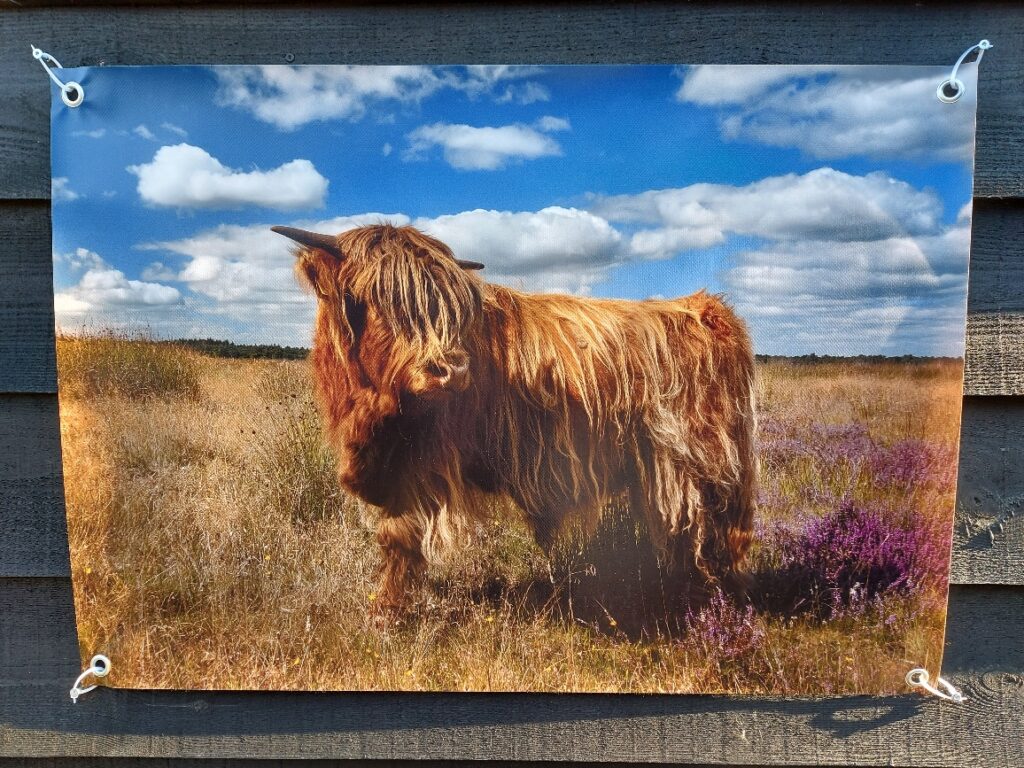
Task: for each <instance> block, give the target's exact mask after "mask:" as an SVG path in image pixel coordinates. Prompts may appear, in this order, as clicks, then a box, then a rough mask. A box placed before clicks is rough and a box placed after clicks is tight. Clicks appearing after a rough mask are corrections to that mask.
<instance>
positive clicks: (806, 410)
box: [58, 339, 960, 694]
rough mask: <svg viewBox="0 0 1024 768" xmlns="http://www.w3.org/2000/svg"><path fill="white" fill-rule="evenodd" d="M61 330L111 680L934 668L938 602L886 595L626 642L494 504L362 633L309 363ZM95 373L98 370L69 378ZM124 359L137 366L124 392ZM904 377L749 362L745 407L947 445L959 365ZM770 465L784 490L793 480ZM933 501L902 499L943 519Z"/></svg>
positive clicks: (587, 685) (83, 516)
mask: <svg viewBox="0 0 1024 768" xmlns="http://www.w3.org/2000/svg"><path fill="white" fill-rule="evenodd" d="M83 344H94V346H91V347H84V346H82V345H83ZM124 344H129V345H131V344H137V345H139V346H138V348H137V349H129V348H127V347H124V346H123V345H124ZM58 345H59V361H60V376H61V428H62V444H63V450H64V475H65V483H66V495H67V508H68V522H69V533H70V540H71V550H72V568H73V577H74V585H75V600H76V608H77V612H78V623H79V643H80V647H81V651H82V655H83V658H89V657H91V656H92V655H93V654H94V653H100V652H102V653H105V654H107V655H108V656H109V657H110V658H111V659H112V661H113V664H112V672H111V674H110V677H109V678H107V682H108V684H111V685H115V686H122V687H144V688H165V687H167V688H221V689H239V688H241V689H247V688H252V689H315V690H355V689H358V690H365V689H377V690H381V689H385V690H386V689H394V690H490V691H501V690H526V691H542V690H543V691H634V692H717V691H744V692H751V693H775V694H780V693H781V694H806V693H822V692H833V693H855V692H870V693H880V692H885V691H897V690H902V689H903V682H902V680H903V675H904V674H905V672H906V670H907V669H909V668H910V667H911V666H926V667H930V668H932V669H933V671H934V670H935V669H936V666H937V664H938V661H939V658H940V651H941V642H942V637H941V633H942V623H943V616H944V611H943V610H942V607H941V606H940V605H936V606H933V607H931V608H929V609H927V610H921V607H920V606H919V605H914V606H908V608H907V610H906V611H901V610H900V608H899V606H895V607H893V606H890V609H891V610H893V611H895V614H898V615H899V617H900V619H899V620H898V621H895V622H890V623H888V624H884V623H882V622H880V621H869V620H868V619H867V618H863V619H857V618H846V619H838V620H835V621H831V622H826V623H822V622H819V621H816V620H813V619H811V618H807V617H802V618H800V617H798V618H792V619H791V618H785V617H779V616H772V615H764V616H757V617H755V619H754V621H755V622H756V623H757V627H758V631H761V632H763V633H764V637H763V638H762V640H761V641H759V642H758V643H757V644H756V646H752V650H751V653H749V654H747V655H746V656H743V657H741V658H733V657H726V658H723V657H722V655H721V654H720V653H719V652H718V650H719V649H716V648H711V647H708V646H707V639H706V638H700V637H679V636H675V637H670V636H668V635H662V634H656V635H653V636H652V635H648V636H646V637H643V638H638V637H637V636H636V635H634V634H632V633H630V634H627V633H626V632H624V631H623V629H622V627H620V626H619V624H620V622H619V620H618V619H617V618H616V613H615V610H617V609H613V608H609V609H608V610H603V611H599V612H598V615H597V616H596V617H594V616H589V617H587V618H580V617H579V616H575V615H573V614H571V613H566V611H565V603H564V600H556V599H554V597H553V596H552V595H551V594H550V591H549V592H545V591H544V589H543V588H542V585H544V584H546V583H547V581H548V578H549V573H548V564H547V563H546V561H545V559H544V558H543V556H542V555H541V553H540V552H539V551H538V550H537V549H536V548H535V547H534V546H533V544H532V542H530V540H529V539H528V537H527V535H526V533H525V531H524V529H523V528H522V527H521V526H519V525H518V524H516V523H514V522H509V521H508V520H502V521H500V522H495V523H493V524H489V525H487V526H485V527H484V528H483V529H481V530H480V531H479V536H478V541H477V542H475V543H474V545H473V546H469V547H466V548H465V549H463V550H461V551H460V552H458V553H455V554H454V555H453V556H452V558H451V559H450V560H449V561H448V562H446V563H445V564H443V565H442V566H441V567H438V568H435V569H433V570H432V572H431V577H430V582H429V584H428V587H427V588H426V589H425V590H424V594H423V595H422V597H421V598H420V600H419V602H418V604H417V610H416V612H415V614H414V617H413V618H412V619H410V620H409V621H408V622H406V623H405V624H404V625H402V626H397V627H390V628H381V627H379V626H377V625H376V624H375V623H374V621H373V620H372V619H371V618H370V612H371V609H372V606H373V602H374V600H375V597H376V596H375V594H374V589H375V579H374V572H375V567H376V564H377V552H376V544H375V540H374V536H373V514H372V510H370V509H366V508H364V507H363V506H362V505H361V504H359V503H357V502H356V501H354V500H353V499H351V498H349V497H347V496H346V495H345V494H343V493H342V492H341V491H339V490H338V487H337V484H336V483H335V480H334V469H333V461H332V458H331V456H330V454H329V452H328V451H327V449H325V448H324V447H323V445H322V443H321V440H320V433H319V424H318V419H317V415H316V413H315V409H314V406H313V403H312V400H311V397H310V393H309V389H310V388H309V381H308V372H307V369H306V365H305V363H301V362H274V361H229V360H221V359H213V358H205V357H200V356H196V355H194V354H192V353H188V352H186V351H184V350H181V349H179V348H176V347H169V346H165V345H152V344H148V343H141V342H134V341H115V342H111V341H110V340H109V339H106V340H100V341H99V342H95V343H94V342H89V341H85V340H80V339H79V340H71V339H60V340H59V341H58ZM96 358H99V361H100V362H101V363H102V365H98V364H97V360H96ZM108 358H109V362H108V361H107V360H108ZM129 361H131V362H129ZM131 366H134V367H131ZM94 370H103V371H106V373H103V374H102V375H98V376H93V375H92V374H89V375H84V373H83V372H91V371H94ZM110 371H113V372H114V374H111V373H110ZM139 371H142V372H144V373H143V375H141V376H140V378H146V377H148V379H147V381H149V383H146V384H145V385H140V386H138V387H137V386H134V379H133V378H132V377H135V376H139V375H140V374H139V373H138V372H139ZM163 371H171V372H172V373H171V374H167V373H155V372H163ZM907 372H908V371H907V369H906V368H905V367H901V366H897V365H895V364H894V365H892V366H869V367H857V368H855V369H853V370H848V369H844V368H843V367H842V366H836V367H835V369H834V370H828V369H825V368H816V369H811V370H809V369H808V368H807V367H806V366H791V365H783V364H768V365H766V366H762V368H761V385H760V386H761V394H762V412H763V414H764V415H765V416H767V417H770V418H773V419H781V420H786V421H787V422H791V423H794V424H802V423H805V422H806V423H807V424H811V423H814V422H818V423H821V422H825V423H836V424H841V423H845V422H849V421H860V422H863V423H867V424H869V425H870V429H871V430H872V432H873V433H877V435H878V436H879V439H883V440H897V439H902V438H906V437H927V438H928V439H930V440H935V439H936V436H939V439H941V440H945V441H955V440H956V435H957V431H958V421H959V402H960V394H959V392H960V390H959V386H960V379H959V375H960V374H959V368H958V367H957V366H950V365H947V366H941V365H940V366H933V367H932V368H931V369H930V370H928V371H926V370H924V368H921V369H915V370H914V371H913V372H912V373H913V380H912V381H908V378H907V376H906V374H907ZM120 377H127V379H128V380H129V381H128V383H125V382H123V381H122V380H121V378H120ZM110 380H114V381H115V382H117V383H115V384H113V385H108V384H106V383H102V382H105V381H106V382H109V381H110ZM154 381H155V382H158V383H153V382H154ZM83 382H84V383H83ZM97 382H100V383H97ZM832 481H833V482H841V478H840V479H835V478H833V479H832ZM779 482H780V483H782V484H783V485H784V484H785V483H789V486H791V491H792V492H793V493H799V484H800V483H802V482H806V478H803V479H802V478H800V477H793V478H791V479H790V478H782V479H780V480H779ZM920 501H921V503H922V504H923V503H924V500H920ZM934 501H935V500H934V499H931V500H930V501H929V502H928V503H929V504H931V503H933V502H934ZM940 501H942V500H940ZM946 502H948V503H946ZM946 502H943V504H941V505H940V506H942V508H938V509H935V508H932V509H928V508H926V507H921V506H918V505H917V504H916V503H915V509H914V510H913V511H914V513H915V514H931V515H938V516H940V517H941V519H945V516H948V514H949V513H950V511H951V506H950V505H951V503H952V501H951V500H949V499H947V500H946ZM613 538H614V537H613ZM627 538H628V537H627ZM620 544H621V542H620ZM626 549H627V550H628V549H629V548H628V547H626ZM635 549H636V547H634V550H635ZM611 551H613V552H619V553H620V554H621V548H620V550H615V549H614V547H613V548H612V550H611ZM628 555H629V552H626V554H625V555H623V558H624V559H626V560H628ZM616 556H618V555H616ZM586 557H587V556H586V553H582V554H581V558H582V559H581V560H580V562H582V563H584V566H585V561H586ZM585 578H586V577H584V581H585ZM631 589H632V590H633V592H631V591H630V590H631ZM636 589H638V587H637V585H628V584H627V585H625V586H623V588H622V589H620V590H618V591H619V592H621V593H622V594H625V595H627V596H628V595H631V594H635V590H636ZM908 600H909V598H908ZM602 605H605V604H604V603H602ZM608 605H610V603H609V604H608Z"/></svg>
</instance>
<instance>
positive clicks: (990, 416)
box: [0, 395, 1024, 584]
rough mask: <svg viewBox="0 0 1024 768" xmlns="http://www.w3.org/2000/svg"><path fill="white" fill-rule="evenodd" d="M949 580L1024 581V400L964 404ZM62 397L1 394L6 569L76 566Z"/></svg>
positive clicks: (54, 572) (0, 486)
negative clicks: (68, 521)
mask: <svg viewBox="0 0 1024 768" xmlns="http://www.w3.org/2000/svg"><path fill="white" fill-rule="evenodd" d="M961 432H962V436H961V457H960V479H959V491H958V499H959V501H958V504H957V520H956V526H955V528H954V540H953V564H952V571H951V576H950V579H951V581H952V582H953V583H956V584H959V583H963V584H972V583H981V584H1024V509H1022V502H1024V441H1021V440H1020V435H1022V434H1024V399H1018V398H979V397H969V398H966V399H965V401H964V414H963V427H962V430H961ZM59 441H60V426H59V423H58V413H57V402H56V397H54V396H53V395H0V445H3V446H5V447H6V446H9V448H10V449H9V450H7V451H4V452H3V453H2V454H0V530H3V531H5V537H4V546H3V547H0V576H19V577H25V576H43V577H45V576H67V575H68V574H69V573H70V568H69V562H68V549H67V546H68V545H67V532H66V525H65V512H64V503H63V480H62V475H61V464H60V442H59Z"/></svg>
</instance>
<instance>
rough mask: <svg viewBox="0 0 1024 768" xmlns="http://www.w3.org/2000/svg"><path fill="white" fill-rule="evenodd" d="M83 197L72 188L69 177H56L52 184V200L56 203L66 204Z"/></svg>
mask: <svg viewBox="0 0 1024 768" xmlns="http://www.w3.org/2000/svg"><path fill="white" fill-rule="evenodd" d="M80 197H81V195H80V194H78V193H77V192H75V190H73V189H72V188H71V182H70V180H69V179H68V177H67V176H55V177H54V178H53V180H52V181H51V182H50V200H51V201H52V202H54V203H66V202H70V201H72V200H77V199H78V198H80Z"/></svg>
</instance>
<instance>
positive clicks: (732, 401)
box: [274, 225, 757, 610]
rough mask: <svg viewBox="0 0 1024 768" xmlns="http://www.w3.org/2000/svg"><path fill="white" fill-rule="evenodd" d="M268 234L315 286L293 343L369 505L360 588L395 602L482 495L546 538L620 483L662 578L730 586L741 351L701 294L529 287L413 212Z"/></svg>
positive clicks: (750, 479)
mask: <svg viewBox="0 0 1024 768" xmlns="http://www.w3.org/2000/svg"><path fill="white" fill-rule="evenodd" d="M274 231H275V232H278V233H280V234H282V235H285V236H287V237H289V238H291V239H292V240H294V241H296V242H297V243H298V244H299V247H298V248H297V250H296V257H297V263H296V271H297V274H298V276H299V278H300V280H301V281H302V282H304V283H305V284H306V285H308V287H309V288H310V289H311V290H312V291H313V292H314V293H315V294H316V296H317V299H318V309H317V318H316V327H315V336H314V341H313V351H312V355H311V359H312V365H313V370H314V379H315V387H316V390H317V397H318V400H319V404H320V407H321V409H322V414H323V418H324V422H325V429H326V435H327V439H328V441H329V443H330V445H331V446H332V447H333V449H334V451H335V452H336V456H337V460H338V476H339V479H340V482H341V484H342V485H343V486H344V487H345V488H346V489H348V490H349V491H351V492H352V493H354V494H355V495H357V496H358V497H360V498H362V499H364V500H365V501H366V502H368V503H369V504H371V505H375V506H377V507H380V509H381V513H380V519H379V525H378V529H377V538H378V541H379V544H380V547H381V550H382V554H383V564H382V567H381V587H380V601H379V605H381V606H382V607H383V608H385V609H389V610H399V609H401V608H403V607H404V606H405V605H406V603H407V600H408V598H409V593H410V591H411V590H412V588H413V587H415V586H416V584H417V583H418V581H419V580H420V578H421V577H422V575H423V573H424V570H425V568H426V565H427V563H428V562H429V561H430V560H431V559H432V557H433V555H434V553H436V552H438V551H440V549H441V548H443V547H446V546H449V545H451V544H452V543H453V542H455V541H456V540H457V539H458V538H459V537H460V533H462V532H465V531H466V530H467V529H468V528H470V527H471V526H472V524H473V523H474V522H475V521H478V520H480V519H481V517H482V516H483V515H485V514H486V510H487V509H488V508H492V507H493V505H488V504H486V503H483V502H484V501H485V498H484V497H485V496H486V495H488V494H500V495H503V496H506V497H508V498H511V499H512V500H513V501H514V502H515V504H516V505H517V506H518V508H519V509H521V511H522V514H523V517H524V519H525V522H526V523H527V525H528V526H529V528H530V530H531V532H532V534H533V536H534V537H535V539H536V542H537V544H538V545H539V546H540V547H541V548H542V549H543V550H545V551H546V552H549V551H550V549H551V547H552V546H553V545H554V544H555V543H556V541H557V540H558V537H559V534H560V533H562V532H563V531H565V530H567V529H569V528H575V529H578V530H582V531H584V532H587V531H592V530H594V529H595V528H596V526H597V523H598V520H599V518H600V515H601V512H602V509H603V508H604V507H605V505H606V503H607V502H608V501H609V500H611V499H613V498H618V497H625V498H626V499H628V501H629V507H630V509H631V511H632V514H634V515H636V516H638V517H640V518H642V519H643V520H644V521H645V523H646V527H647V529H648V530H649V532H650V535H651V537H652V539H653V541H654V544H655V545H656V547H657V550H658V551H659V552H660V553H661V555H662V558H663V560H664V562H665V563H667V564H668V566H669V568H670V571H671V572H674V573H678V574H680V579H681V582H680V585H679V588H680V590H685V589H687V588H688V587H689V586H692V587H696V588H701V587H705V588H706V587H708V586H711V585H715V586H722V587H724V588H727V589H736V588H737V587H738V585H740V584H741V583H742V563H743V560H744V556H745V554H746V552H747V549H748V548H749V545H750V541H751V529H752V524H753V514H754V496H755V484H756V475H757V466H756V459H755V456H754V442H753V441H754V422H755V412H754V358H753V353H752V351H751V345H750V340H749V338H748V334H747V331H746V328H745V326H744V324H743V322H742V321H741V320H740V319H739V318H738V317H737V316H736V315H735V314H734V313H733V312H732V311H731V310H730V309H729V308H728V307H727V306H726V305H725V304H724V303H723V302H722V301H721V300H720V299H719V298H718V297H715V296H712V295H709V294H707V293H705V292H703V291H701V292H698V293H695V294H693V295H692V296H687V297H685V298H679V299H672V300H647V301H625V300H611V299H591V298H579V297H574V296H566V295H547V294H530V293H524V292H520V291H516V290H512V289H510V288H505V287H502V286H499V285H494V284H491V283H487V282H484V281H483V280H481V279H480V278H479V277H478V276H477V274H476V270H478V269H480V268H482V266H483V265H481V264H478V263H475V262H468V261H462V260H459V259H457V258H455V256H454V255H453V254H452V252H451V250H450V249H449V248H448V247H447V246H446V245H445V244H444V243H442V242H440V241H438V240H436V239H434V238H432V237H429V236H428V235H425V234H423V233H421V232H419V231H417V230H416V229H414V228H412V227H394V226H389V225H379V226H369V227H363V228H360V229H354V230H350V231H347V232H345V233H343V234H340V235H338V236H336V237H335V236H329V235H321V234H316V233H312V232H306V231H303V230H297V229H293V228H290V227H274Z"/></svg>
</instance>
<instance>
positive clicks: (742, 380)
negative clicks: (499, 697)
mask: <svg viewBox="0 0 1024 768" xmlns="http://www.w3.org/2000/svg"><path fill="white" fill-rule="evenodd" d="M62 72H64V73H65V74H66V75H68V76H69V78H70V79H74V80H76V81H77V82H79V83H81V85H82V87H83V88H84V92H85V98H84V102H83V103H82V104H81V105H80V106H77V107H69V106H67V105H65V104H64V103H63V102H62V100H61V99H60V97H59V94H57V95H55V97H54V102H53V113H52V118H53V122H52V130H53V136H52V142H53V146H52V157H53V264H54V302H55V309H56V323H57V357H58V368H59V385H60V415H61V433H62V446H63V457H64V478H65V491H66V499H67V513H68V525H69V532H70V540H71V555H72V570H73V577H74V586H75V601H76V609H77V620H78V631H79V642H80V646H81V652H82V657H83V660H84V661H88V659H90V657H92V656H93V654H96V653H102V654H105V655H106V656H107V657H109V659H110V662H111V673H110V675H109V677H107V678H106V679H105V681H104V682H105V684H108V685H113V686H118V687H125V688H196V689H211V688H214V689H218V688H226V689H238V688H242V689H304V690H451V691H455V690H459V691H461V690H467V691H483V690H488V691H605V692H679V693H698V692H699V693H706V692H732V693H745V694H772V695H798V694H804V695H808V694H813V695H820V694H853V693H870V694H881V693H893V692H903V691H906V690H907V687H906V683H905V681H904V676H905V674H906V673H907V671H908V670H909V669H911V668H914V667H924V668H926V669H929V670H930V671H931V673H932V674H933V675H937V674H938V673H939V667H940V664H941V657H942V646H943V631H944V621H945V606H946V596H947V581H948V572H949V548H950V534H951V526H952V517H953V508H954V499H955V492H956V476H957V448H958V446H957V441H958V434H959V421H960V401H961V392H962V378H963V355H964V326H965V313H966V297H967V267H968V253H969V243H970V220H971V206H970V203H971V186H972V162H973V153H974V120H975V96H974V94H975V81H976V67H975V66H974V65H966V66H965V67H963V68H962V70H961V79H962V80H963V81H964V83H965V86H966V88H965V93H964V95H963V97H962V98H961V99H959V100H958V101H955V102H954V103H944V102H943V101H942V100H940V99H939V98H937V95H936V87H937V85H938V84H939V83H940V82H941V81H942V80H943V79H944V78H945V77H946V76H947V73H948V67H908V66H843V67H835V66H821V67H807V66H687V67H669V66H555V67H537V66H466V67H461V66H451V67H448V66H446V67H426V66H396V67H376V66H265V67H256V66H252V67H250V66H244V67H242V66H226V67H218V66H212V67H105V68H83V69H72V70H62Z"/></svg>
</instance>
